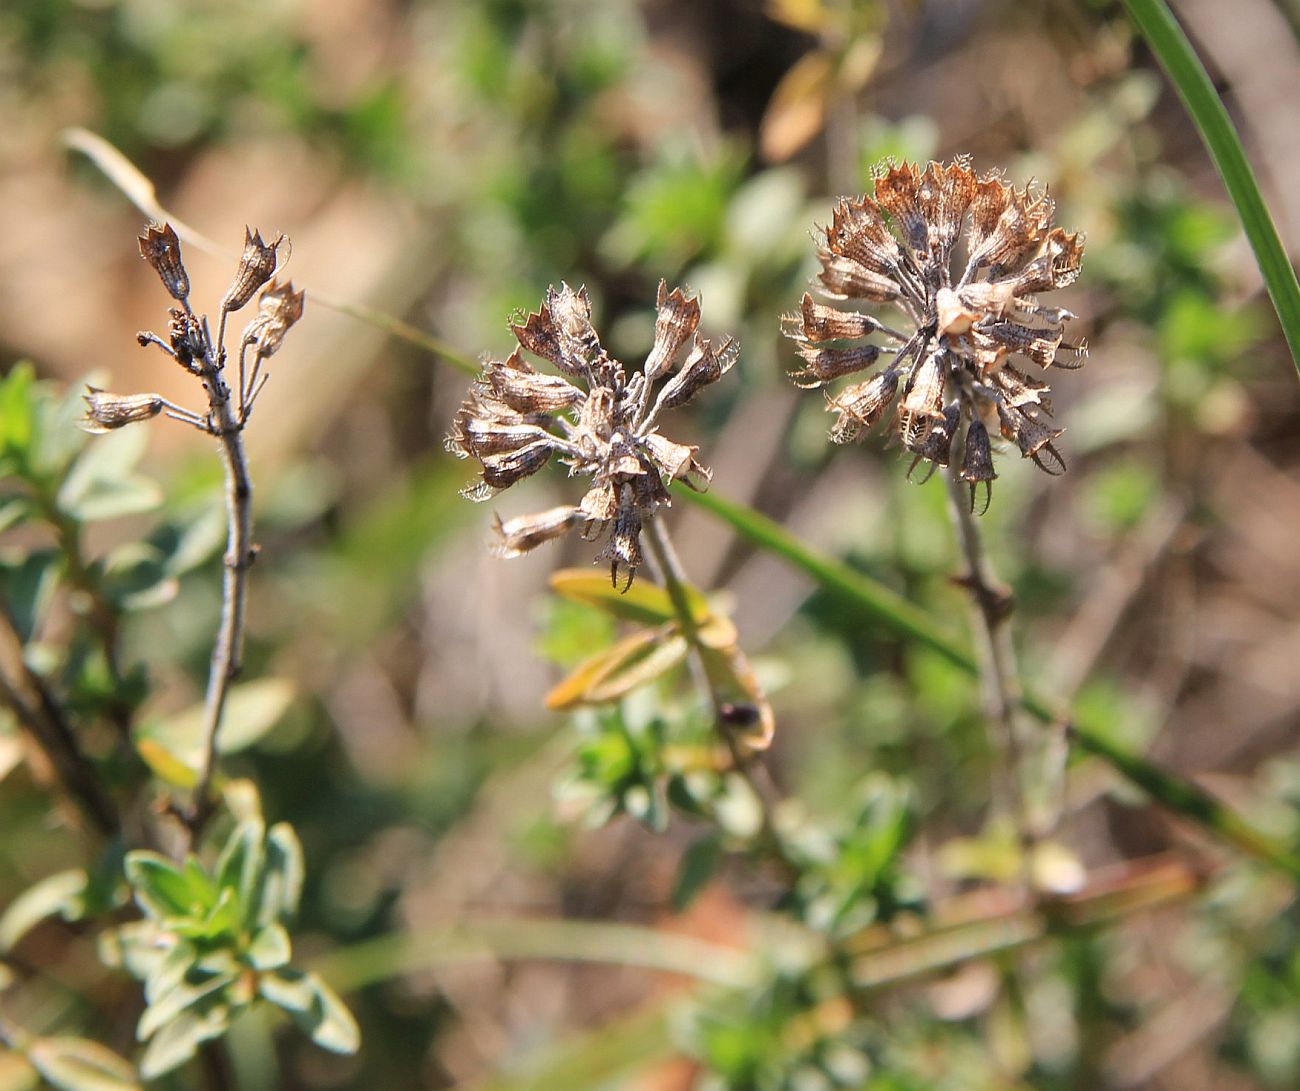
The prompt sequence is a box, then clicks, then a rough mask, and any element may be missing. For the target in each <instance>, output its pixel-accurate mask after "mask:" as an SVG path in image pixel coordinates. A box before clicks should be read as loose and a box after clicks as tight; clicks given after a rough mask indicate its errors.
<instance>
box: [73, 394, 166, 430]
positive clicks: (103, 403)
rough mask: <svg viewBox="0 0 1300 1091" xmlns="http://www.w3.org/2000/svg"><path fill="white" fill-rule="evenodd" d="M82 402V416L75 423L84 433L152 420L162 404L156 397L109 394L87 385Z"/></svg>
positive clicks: (161, 400) (157, 395) (161, 409)
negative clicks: (84, 404) (83, 403)
mask: <svg viewBox="0 0 1300 1091" xmlns="http://www.w3.org/2000/svg"><path fill="white" fill-rule="evenodd" d="M82 400H83V401H84V402H85V403H86V413H85V416H83V417H82V418H81V419H80V420H79V421H78V422H77V423H78V424H79V425H80V426H81V427H82V428H83V429H84V430H85V431H87V432H96V433H98V432H111V431H113V430H114V429H115V428H124V427H126V425H128V424H135V423H136V422H137V421H142V420H152V419H153V418H154V417H156V416H158V414H159V413H161V412H162V411H163V409H164V408H165V405H166V403H165V402H164V401H163V399H162V396H161V395H159V394H110V393H109V392H108V391H107V390H100V389H99V387H97V386H87V387H86V393H85V394H83V395H82Z"/></svg>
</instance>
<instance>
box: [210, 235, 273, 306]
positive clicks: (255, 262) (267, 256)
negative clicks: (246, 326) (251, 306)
mask: <svg viewBox="0 0 1300 1091" xmlns="http://www.w3.org/2000/svg"><path fill="white" fill-rule="evenodd" d="M282 242H284V236H283V235H277V236H276V238H275V242H272V243H265V242H263V241H262V233H261V232H260V231H253V230H252V229H251V228H249V227H247V226H245V228H244V252H243V254H242V255H241V256H240V259H239V268H238V269H236V270H235V279H234V280H233V281H231V282H230V287H229V288H227V289H226V295H225V298H223V299H222V300H221V309H222V310H223V311H237V310H239V309H240V308H241V307H243V306H244V304H246V303H247V302H248V301H249V300H250V299H252V298H253V293H254V292H256V291H257V289H258V288H260V287H261V286H262V285H263V284H265V283H266V282H267V281H268V280H270V279H271V277H272V276H274V274H275V263H276V261H277V259H278V254H277V251H278V249H279V246H280V244H281V243H282Z"/></svg>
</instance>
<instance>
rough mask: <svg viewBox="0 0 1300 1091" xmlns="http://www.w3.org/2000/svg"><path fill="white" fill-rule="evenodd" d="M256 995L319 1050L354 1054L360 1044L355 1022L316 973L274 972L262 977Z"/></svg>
mask: <svg viewBox="0 0 1300 1091" xmlns="http://www.w3.org/2000/svg"><path fill="white" fill-rule="evenodd" d="M257 989H258V992H259V993H260V994H261V995H262V997H264V998H265V999H266V1000H269V1001H270V1002H271V1003H272V1004H274V1005H275V1006H276V1007H278V1008H282V1009H283V1010H284V1011H287V1012H288V1013H289V1014H290V1015H291V1016H292V1017H293V1021H294V1022H295V1023H297V1024H298V1026H299V1027H301V1028H302V1029H303V1030H304V1031H306V1032H307V1033H308V1034H309V1035H311V1039H312V1041H313V1042H315V1043H316V1044H317V1045H318V1046H320V1047H321V1048H322V1049H328V1050H330V1051H331V1052H334V1053H355V1052H356V1051H357V1049H358V1048H359V1047H360V1045H361V1031H360V1030H359V1029H358V1028H357V1024H356V1020H355V1019H353V1018H352V1013H351V1012H350V1011H348V1009H347V1007H346V1006H345V1005H344V1003H343V1001H342V1000H340V999H339V998H338V996H337V995H336V994H335V992H334V990H333V989H331V988H330V987H329V986H328V985H326V984H325V982H324V981H322V980H321V979H320V978H319V977H317V976H316V974H312V973H303V972H302V971H301V970H277V971H276V972H274V973H269V974H263V975H262V976H261V978H260V979H259V981H258V983H257Z"/></svg>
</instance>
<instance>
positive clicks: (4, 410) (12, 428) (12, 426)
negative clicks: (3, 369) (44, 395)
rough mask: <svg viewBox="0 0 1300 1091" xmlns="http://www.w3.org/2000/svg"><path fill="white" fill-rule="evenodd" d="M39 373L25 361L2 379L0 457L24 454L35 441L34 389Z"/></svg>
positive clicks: (0, 391)
mask: <svg viewBox="0 0 1300 1091" xmlns="http://www.w3.org/2000/svg"><path fill="white" fill-rule="evenodd" d="M35 379H36V372H35V371H34V370H33V369H32V365H31V364H29V363H27V362H26V361H24V362H23V363H21V364H16V365H15V366H14V367H13V369H12V370H11V371H10V372H9V374H8V375H6V376H5V377H4V378H3V379H0V454H10V453H14V454H19V455H22V454H25V453H26V451H27V447H28V445H29V444H30V443H31V441H32V420H33V416H34V411H33V399H32V386H33V384H34V382H35Z"/></svg>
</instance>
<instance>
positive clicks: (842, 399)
mask: <svg viewBox="0 0 1300 1091" xmlns="http://www.w3.org/2000/svg"><path fill="white" fill-rule="evenodd" d="M1054 211H1055V205H1054V202H1053V201H1052V200H1051V198H1050V197H1048V196H1047V195H1046V194H1045V193H1037V192H1031V191H1030V190H1020V189H1015V188H1014V187H1012V186H1009V185H1007V184H1006V183H1005V182H1004V181H1003V180H1002V178H1001V177H1000V176H999V175H998V174H996V173H989V174H985V175H984V176H983V177H978V176H977V175H976V174H975V172H974V171H972V170H971V169H970V165H969V162H968V160H967V159H965V158H959V159H957V160H955V161H954V162H952V163H951V164H948V165H947V166H944V165H941V164H939V163H933V162H932V163H930V164H929V166H927V167H926V168H925V169H924V170H923V169H921V168H920V167H918V166H916V165H914V164H911V163H904V164H901V165H898V166H891V167H890V168H889V169H888V170H886V171H884V172H883V173H881V174H880V175H879V176H878V177H877V178H876V181H875V188H874V194H873V195H872V196H863V197H859V198H857V199H856V200H854V199H849V198H841V199H840V201H839V203H838V204H837V205H836V208H835V213H834V217H833V219H832V222H831V224H830V225H829V226H828V227H826V228H825V229H824V233H825V241H824V242H823V243H822V244H821V245H819V247H818V251H819V253H818V256H819V258H820V260H821V265H822V271H821V273H820V274H819V276H818V285H817V287H818V289H819V291H820V292H821V294H823V295H825V296H826V297H828V298H830V299H832V300H835V301H837V302H838V301H848V300H864V301H866V302H868V303H874V304H884V305H890V306H892V307H893V308H895V309H896V310H897V311H899V312H901V313H902V314H903V315H904V316H905V318H906V322H905V323H901V324H903V325H905V327H906V328H904V329H901V330H900V329H895V328H893V327H891V326H890V325H887V324H885V323H884V322H882V321H880V320H879V319H877V318H876V317H874V316H873V315H870V314H866V313H862V312H861V311H857V310H842V309H840V307H839V306H828V305H825V304H821V303H818V302H816V301H815V300H814V299H813V297H812V296H811V295H808V294H805V295H804V297H803V303H802V307H801V309H800V310H799V311H798V312H796V313H794V314H789V315H786V316H784V319H783V322H784V324H785V333H786V335H787V336H788V337H791V338H793V339H794V340H796V341H797V342H799V355H800V356H801V357H802V360H803V363H802V366H801V367H800V368H799V369H798V370H797V371H795V372H794V373H793V374H792V378H793V379H794V381H795V382H796V383H797V384H798V385H800V386H803V387H808V388H812V387H821V386H825V385H826V384H828V383H830V382H833V381H834V380H836V379H839V378H841V377H844V376H848V375H852V374H856V373H859V372H862V371H864V370H866V369H868V368H871V367H874V366H877V365H879V367H880V370H879V371H878V373H877V374H876V375H874V376H873V377H872V378H870V379H867V380H865V381H858V382H854V383H852V384H851V385H848V386H846V387H845V388H843V389H842V390H840V391H839V392H838V393H835V394H831V395H828V397H827V406H828V408H829V409H830V410H831V411H832V412H834V413H835V414H836V415H837V419H836V421H835V424H834V426H833V428H832V431H831V438H832V439H833V440H834V441H835V442H837V443H846V442H849V441H852V440H856V439H859V438H860V437H861V436H862V434H863V433H864V432H865V431H866V429H868V428H870V427H871V426H872V425H874V424H876V423H877V422H879V421H881V420H883V419H884V418H885V416H886V414H887V412H888V410H889V409H890V407H891V406H894V407H895V408H894V415H893V425H894V430H895V432H896V434H897V436H898V438H899V440H900V441H901V443H902V444H903V446H905V447H906V448H907V449H908V450H909V451H911V452H912V454H913V455H914V458H913V462H912V467H913V469H915V467H916V465H917V464H918V463H919V462H922V461H925V462H929V463H930V464H931V467H932V468H933V466H947V465H948V464H949V460H950V457H951V456H952V455H953V454H954V451H955V450H960V452H961V456H960V457H961V466H960V468H959V471H958V473H959V476H960V477H961V478H962V479H963V480H965V481H967V482H969V483H970V487H971V505H972V508H973V507H974V504H975V495H976V488H977V486H978V485H980V484H981V483H982V484H983V485H984V486H985V490H986V495H985V503H984V506H985V507H986V508H987V506H988V490H989V489H990V487H991V486H990V483H991V482H992V481H993V479H994V478H995V477H996V476H997V475H996V474H995V473H994V471H993V458H992V451H991V446H990V430H996V432H997V433H998V434H999V435H1001V436H1002V437H1003V438H1004V439H1006V440H1008V441H1009V442H1012V443H1014V444H1015V445H1016V446H1017V447H1018V448H1019V449H1020V452H1021V454H1022V455H1023V456H1024V457H1026V458H1032V459H1033V460H1034V462H1035V463H1036V464H1037V465H1038V466H1039V467H1041V468H1042V469H1043V470H1046V471H1047V472H1048V473H1051V474H1058V473H1061V472H1063V471H1064V470H1065V463H1064V461H1063V460H1062V458H1061V455H1060V453H1059V452H1058V451H1057V449H1056V447H1055V445H1054V441H1055V439H1056V438H1057V437H1058V436H1059V435H1060V434H1061V430H1060V429H1057V428H1054V427H1053V426H1052V424H1051V423H1050V419H1051V408H1052V407H1051V402H1050V400H1049V399H1048V398H1047V394H1048V386H1047V384H1046V383H1044V382H1042V381H1041V380H1039V379H1035V378H1033V377H1032V376H1031V375H1029V374H1027V373H1026V372H1025V371H1023V370H1021V368H1022V367H1023V366H1024V365H1023V364H1021V366H1020V367H1017V366H1016V364H1013V363H1012V360H1013V358H1014V359H1016V360H1018V361H1019V360H1028V361H1031V362H1032V363H1033V364H1035V365H1037V366H1038V367H1039V368H1043V369H1046V368H1048V367H1051V366H1053V365H1056V366H1058V367H1068V368H1076V367H1079V366H1081V365H1082V363H1083V359H1084V356H1085V354H1086V346H1085V345H1084V344H1082V343H1077V344H1069V343H1066V342H1065V340H1064V332H1065V323H1066V322H1067V321H1068V320H1069V319H1070V318H1072V317H1073V315H1071V314H1070V312H1069V311H1066V310H1064V309H1061V308H1056V307H1047V306H1043V305H1041V304H1040V303H1039V302H1038V301H1037V296H1038V295H1040V294H1041V293H1044V292H1048V291H1051V290H1052V289H1054V288H1063V287H1065V286H1066V285H1068V284H1071V283H1073V282H1074V280H1075V278H1076V277H1077V276H1078V273H1079V262H1080V258H1081V257H1082V254H1083V243H1082V241H1081V240H1080V238H1079V237H1078V236H1077V235H1071V234H1067V233H1066V232H1065V231H1063V230H1062V229H1061V228H1058V227H1053V226H1052V217H1053V214H1054ZM963 226H964V227H965V232H964V247H963V252H962V253H961V254H960V255H958V253H957V251H958V248H959V243H962V242H963ZM867 338H877V339H878V341H879V342H882V343H870V342H868V341H867Z"/></svg>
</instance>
